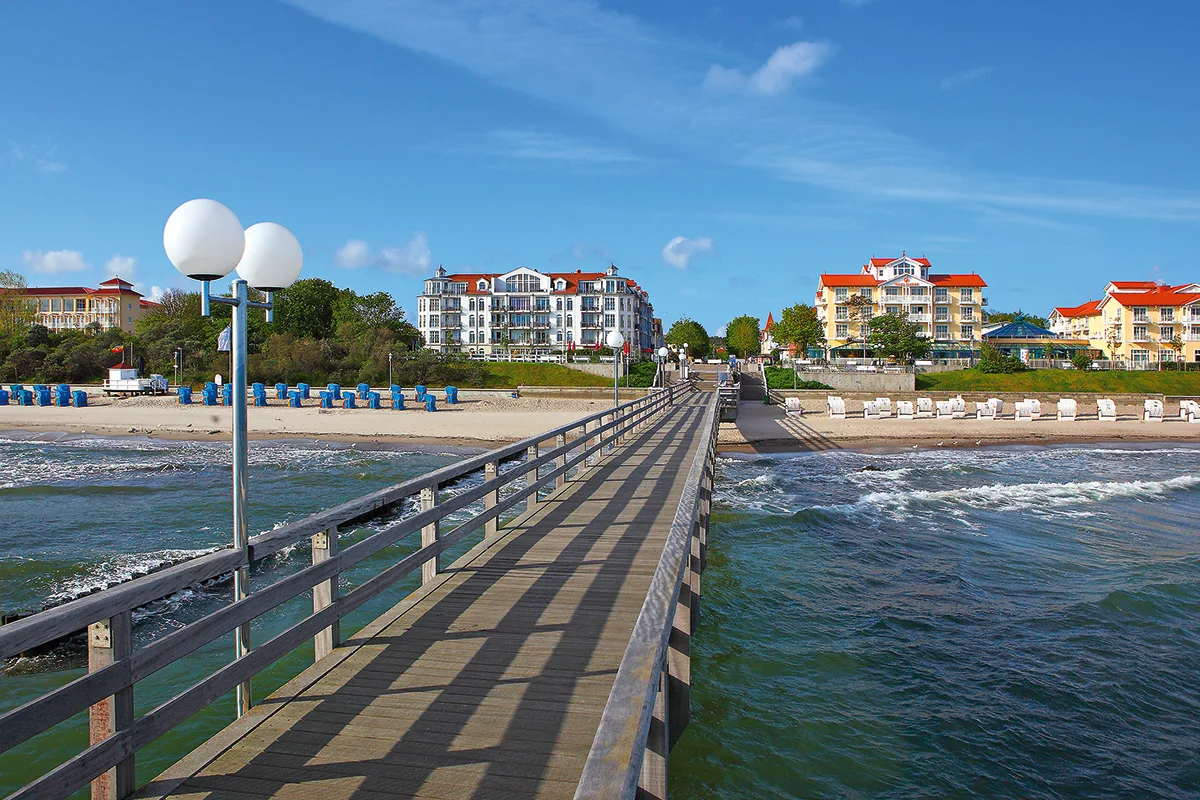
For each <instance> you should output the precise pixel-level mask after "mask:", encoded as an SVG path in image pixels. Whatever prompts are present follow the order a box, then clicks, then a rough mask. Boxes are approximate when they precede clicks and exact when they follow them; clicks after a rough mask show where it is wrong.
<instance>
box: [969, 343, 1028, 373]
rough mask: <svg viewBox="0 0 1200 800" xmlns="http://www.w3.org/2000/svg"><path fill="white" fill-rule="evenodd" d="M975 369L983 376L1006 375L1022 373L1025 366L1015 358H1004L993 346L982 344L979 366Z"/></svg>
mask: <svg viewBox="0 0 1200 800" xmlns="http://www.w3.org/2000/svg"><path fill="white" fill-rule="evenodd" d="M975 369H977V370H979V371H980V372H982V373H984V374H985V375H1000V374H1005V375H1008V374H1012V373H1014V372H1024V371H1025V369H1026V366H1025V364H1023V363H1022V362H1021V359H1019V358H1017V357H1016V356H1006V355H1004V354H1003V353H1001V352H1000V351H999V350H997V349H996V346H995V345H992V344H987V343H984V345H983V349H982V352H981V353H980V356H979V364H978V365H976V367H975Z"/></svg>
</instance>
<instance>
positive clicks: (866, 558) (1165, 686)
mask: <svg viewBox="0 0 1200 800" xmlns="http://www.w3.org/2000/svg"><path fill="white" fill-rule="evenodd" d="M53 438H54V439H55V440H53V441H52V440H50V439H49V438H48V437H44V436H43V437H37V438H30V437H16V436H13V437H9V438H2V437H0V510H2V511H3V519H2V521H0V610H3V611H5V612H15V611H34V610H37V609H38V608H40V607H41V605H42V604H43V603H46V602H60V601H62V600H66V599H69V598H71V597H76V596H79V595H81V594H83V593H86V592H90V591H93V590H95V589H99V588H103V587H105V586H109V585H112V584H113V583H116V582H119V581H122V580H126V579H128V578H130V577H132V576H134V575H137V574H141V573H142V572H145V571H146V570H149V569H153V568H154V567H156V566H160V565H162V564H165V563H171V562H173V561H176V560H179V559H181V558H186V557H190V556H193V555H198V554H201V553H204V552H208V551H209V550H212V549H214V548H217V547H222V546H225V544H226V543H227V542H228V541H229V538H230V520H229V493H230V473H229V445H228V443H197V442H169V441H161V440H154V439H146V438H137V437H128V438H108V439H105V438H97V437H88V436H82V437H80V436H74V437H53ZM462 455H463V454H462V453H461V452H457V451H449V450H447V451H445V452H430V451H428V450H425V451H422V450H418V449H414V448H407V449H405V448H374V447H368V446H362V445H360V446H357V447H351V446H349V445H339V444H330V443H324V442H314V441H311V440H310V441H289V442H253V443H252V444H251V448H250V467H251V484H250V489H251V494H250V497H251V503H250V527H251V531H252V532H258V531H263V530H269V529H270V528H272V527H274V526H276V525H279V524H282V523H284V522H287V521H289V520H293V519H297V518H299V517H302V516H304V515H306V514H309V513H312V512H314V511H317V510H319V509H322V508H326V507H329V506H331V505H334V504H337V503H340V502H344V501H346V500H349V499H352V498H354V497H358V496H360V495H362V494H365V493H366V492H369V491H373V490H375V489H378V488H381V487H383V486H387V485H390V484H394V483H397V482H400V481H403V480H405V479H408V478H412V477H415V476H417V475H420V474H423V473H425V472H428V471H430V470H432V469H436V468H437V467H440V466H442V465H444V464H448V463H450V462H452V461H454V460H456V459H459V458H461V457H462ZM469 485H471V482H470V481H468V482H467V483H465V484H463V485H462V486H460V487H452V488H451V491H457V490H461V489H462V488H465V487H466V486H469ZM715 501H716V505H715V508H714V516H713V522H712V527H711V531H710V533H709V543H710V546H709V551H708V553H709V557H708V570H707V571H706V572H705V573H704V576H703V583H702V588H703V603H702V606H703V616H702V620H701V625H700V629H699V632H698V634H697V636H696V638H695V639H694V640H693V654H694V661H693V681H694V694H693V707H694V715H693V718H692V724H691V726H690V727H689V728H688V730H687V731H686V733H685V734H684V737H683V739H682V740H681V742H680V744H679V747H678V749H677V750H676V751H675V752H674V753H673V754H672V757H671V776H670V777H671V782H672V783H671V786H672V796H673V797H680V798H691V797H696V798H742V797H745V798H760V797H761V798H776V797H803V798H810V797H811V798H925V797H928V798H944V797H961V798H968V797H971V798H973V797H984V798H989V797H993V798H1059V797H1078V798H1084V797H1088V798H1091V797H1114V798H1115V797H1121V798H1126V797H1127V798H1149V797H1164V798H1167V797H1170V798H1180V797H1200V690H1198V688H1197V685H1198V681H1200V534H1198V533H1197V528H1198V527H1200V526H1198V525H1197V523H1196V520H1197V518H1198V517H1200V449H1197V448H1195V447H1186V446H1176V447H1171V446H1161V447H1145V448H1129V447H1124V448H1122V447H1052V448H1040V449H1032V448H997V449H985V450H947V449H937V450H926V451H912V452H898V453H876V454H863V453H851V452H840V451H837V452H829V453H817V454H802V455H781V456H770V457H763V456H746V457H740V456H739V457H732V456H723V457H721V459H720V463H719V465H718V475H717V486H716V492H715ZM470 511H471V509H468V510H466V511H464V512H460V513H462V514H465V513H470ZM412 512H413V509H412V507H411V504H409V505H407V506H405V507H403V508H401V509H398V510H397V511H396V513H395V514H394V515H392V516H391V517H390V518H386V517H385V518H382V519H379V520H373V521H371V522H370V523H369V524H367V525H366V526H364V527H363V528H362V529H360V530H357V531H353V532H344V533H343V537H344V538H343V546H345V545H347V544H349V543H351V542H353V541H358V540H360V539H361V538H362V537H364V536H366V535H369V534H370V533H371V532H372V531H374V530H378V529H379V528H380V527H381V526H383V525H385V524H387V523H388V522H389V521H390V520H391V519H395V518H397V517H402V516H404V515H405V514H409V513H412ZM411 546H412V545H411V544H410V545H404V546H401V547H397V548H389V549H388V550H387V551H385V552H384V553H381V554H380V555H379V556H377V557H376V558H374V559H369V560H368V561H367V562H365V563H364V564H362V565H359V566H358V567H356V569H355V570H352V571H350V572H349V573H348V574H347V576H346V582H347V584H349V585H357V584H358V583H360V582H361V581H362V580H364V579H365V577H366V576H368V575H370V574H373V573H375V572H377V571H378V569H379V568H380V566H381V565H382V564H384V563H392V562H394V560H395V559H396V558H397V557H399V556H402V555H403V554H404V553H405V552H410V551H411V550H410V549H407V548H411ZM465 546H467V543H465V542H464V543H463V544H462V545H461V547H465ZM308 560H309V553H308V550H307V548H305V547H303V546H300V547H295V548H291V549H289V550H287V551H285V552H283V553H281V554H279V555H277V556H274V557H272V558H271V559H268V560H267V561H266V562H264V563H262V564H259V565H258V566H257V567H256V568H255V570H254V572H253V573H252V584H253V585H257V586H262V585H265V584H267V583H270V582H272V581H273V580H277V579H278V578H279V577H280V576H282V575H284V574H288V573H290V572H292V571H295V570H296V569H299V568H300V567H302V566H303V565H304V564H305V563H307V562H308ZM417 580H418V579H417V578H416V576H410V579H409V580H408V581H407V582H405V583H402V584H400V585H398V586H397V587H396V588H395V590H393V591H392V592H390V593H386V594H385V595H383V596H382V597H380V598H377V600H376V601H374V602H373V603H371V604H368V605H367V606H366V607H364V608H363V609H360V610H359V612H357V613H356V614H355V615H352V618H351V619H349V620H348V621H347V624H346V625H345V627H344V631H352V630H354V629H356V628H357V627H359V626H361V625H362V624H364V623H365V622H367V621H369V620H370V619H372V618H374V617H375V616H377V615H378V614H379V613H381V612H382V611H383V610H385V609H386V608H388V607H389V606H390V605H392V604H394V603H395V602H396V601H397V600H398V599H399V598H400V597H402V596H403V595H404V594H406V593H407V592H408V591H411V589H412V588H413V586H414V585H415V582H416V581H417ZM230 592H231V587H230V585H229V582H228V581H213V582H209V583H208V584H206V585H204V586H200V587H195V588H194V589H192V590H188V591H184V592H180V593H178V594H176V595H173V596H171V597H169V598H165V599H163V600H161V601H159V602H157V603H154V604H152V605H151V606H149V607H147V608H144V609H140V610H139V611H138V612H137V614H136V623H135V638H138V639H139V640H140V641H143V642H144V641H146V640H148V639H149V638H150V637H152V636H157V635H161V634H162V633H164V632H168V631H169V630H172V629H175V628H177V627H179V626H181V625H183V624H185V623H186V622H188V621H190V620H192V619H195V618H197V617H199V616H200V615H202V614H205V613H209V612H211V611H212V610H214V609H216V608H218V607H220V606H221V605H222V604H225V603H227V602H228V601H229V595H230ZM310 603H311V601H310V600H309V599H308V597H307V595H305V596H302V597H300V598H297V600H296V601H293V602H292V603H290V604H286V605H285V606H282V607H280V608H279V609H276V610H275V611H274V612H272V613H270V614H267V615H264V616H263V617H262V618H260V619H259V620H257V621H256V622H255V624H254V640H255V641H262V640H263V639H264V638H265V637H268V636H270V635H272V634H273V633H276V632H278V631H279V630H282V629H283V628H284V627H286V625H288V624H291V623H294V622H295V621H297V620H299V619H300V618H302V617H303V616H304V615H305V614H307V613H309V611H310V610H311V605H310ZM231 649H232V643H231V640H230V637H228V636H226V637H221V638H220V639H219V640H218V641H216V642H214V643H213V644H211V645H209V646H208V647H206V648H203V649H202V650H201V651H199V652H198V653H196V654H195V655H193V656H190V657H188V658H187V659H184V660H183V661H181V662H178V663H177V664H174V665H172V666H171V667H169V668H167V669H164V670H162V671H160V672H159V673H156V674H155V675H153V676H151V677H150V678H148V679H146V680H144V681H142V682H140V683H139V684H138V686H137V690H136V692H135V699H136V701H137V710H138V713H139V714H141V713H145V712H146V711H147V710H149V709H151V708H153V707H154V706H155V705H157V704H158V703H161V702H163V701H164V700H166V699H168V698H169V697H170V696H172V695H173V694H174V693H175V692H177V691H179V689H180V688H181V687H183V686H186V685H189V684H191V683H194V682H195V681H196V680H197V679H199V677H201V676H203V675H206V674H209V673H211V671H212V670H214V669H216V668H217V667H219V666H221V665H222V664H225V663H227V662H228V660H229V657H230V651H231ZM311 657H312V653H311V646H308V647H303V648H300V649H298V650H297V651H296V652H295V653H294V654H292V655H291V656H288V657H287V658H285V659H283V660H281V661H280V662H279V663H278V664H276V665H275V666H273V667H272V668H271V669H269V670H268V671H266V672H264V673H262V674H260V675H259V676H258V677H256V679H255V684H254V691H255V696H256V697H259V698H261V697H263V696H265V694H267V693H268V692H270V691H271V690H273V689H274V688H276V687H278V686H279V685H281V684H282V682H283V681H285V680H286V679H287V678H288V677H290V676H291V675H294V674H296V673H297V672H299V671H300V670H301V669H303V667H304V666H305V665H306V664H308V663H311ZM81 674H83V663H82V653H81V650H80V649H79V648H78V647H77V646H76V647H71V646H63V647H60V648H58V649H57V650H55V651H54V652H52V653H50V654H47V655H43V656H38V657H35V658H30V659H25V660H23V661H21V662H18V663H16V664H15V665H14V664H10V665H9V667H8V668H7V669H6V670H4V672H3V673H0V710H7V709H10V708H13V707H14V706H16V705H19V704H20V703H22V702H25V701H27V700H29V699H32V698H33V697H36V696H38V695H39V694H42V693H44V692H45V691H48V690H49V689H52V688H54V687H56V686H61V685H62V684H64V683H65V682H67V681H69V680H71V679H73V678H75V677H78V676H79V675H81ZM231 718H232V699H231V698H230V697H225V698H222V699H221V700H220V701H218V702H217V703H215V704H214V705H213V707H212V708H211V709H209V710H208V711H206V712H203V713H201V714H199V715H197V716H196V717H194V718H192V719H191V720H189V721H188V723H187V724H186V725H184V726H182V727H181V728H179V729H177V730H176V731H173V732H171V733H170V734H168V735H166V736H164V737H162V738H161V739H159V740H158V741H157V742H155V743H154V744H152V745H151V746H150V747H149V748H147V749H146V750H143V751H142V752H140V753H139V754H138V777H139V780H141V781H145V780H148V779H150V778H152V777H153V776H154V775H156V774H158V772H160V771H161V770H162V769H164V768H165V767H166V766H169V765H170V764H171V763H173V762H174V761H175V760H176V759H177V758H179V757H180V756H181V755H183V754H184V753H186V752H188V751H189V750H190V749H192V748H193V747H195V746H196V745H197V744H199V743H200V742H202V741H204V740H205V739H207V738H208V737H209V736H211V735H212V734H213V733H214V732H215V731H217V730H219V729H220V728H221V727H223V726H224V725H225V724H227V723H228V722H229V720H230V719H231ZM85 744H86V715H83V714H81V715H78V716H76V717H75V718H74V719H73V720H71V721H69V722H68V723H64V724H63V725H60V726H58V727H57V728H55V729H53V730H52V731H50V732H48V733H46V734H43V735H42V736H41V737H38V738H37V739H35V740H33V741H32V742H29V743H27V744H26V745H23V746H21V747H19V748H16V749H15V750H13V751H10V752H9V753H5V754H0V794H8V793H9V792H11V791H12V790H13V789H15V788H17V787H19V786H21V785H22V784H24V783H26V782H28V781H29V780H32V779H33V778H35V777H37V776H38V775H41V774H44V773H45V772H46V771H48V770H49V769H51V768H52V767H53V766H54V765H55V764H58V763H61V761H62V760H63V759H64V758H66V757H69V756H70V755H71V754H73V753H76V752H79V750H80V749H82V747H84V746H85Z"/></svg>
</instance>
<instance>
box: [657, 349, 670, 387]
mask: <svg viewBox="0 0 1200 800" xmlns="http://www.w3.org/2000/svg"><path fill="white" fill-rule="evenodd" d="M669 354H670V353H669V352H668V350H667V348H665V347H660V348H658V373H659V375H660V376H661V378H662V385H663V388H664V389H665V388H667V356H668V355H669Z"/></svg>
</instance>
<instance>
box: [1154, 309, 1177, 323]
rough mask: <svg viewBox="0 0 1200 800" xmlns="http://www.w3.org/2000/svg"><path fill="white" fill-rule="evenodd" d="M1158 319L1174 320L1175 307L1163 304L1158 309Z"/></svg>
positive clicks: (1164, 320) (1162, 320) (1163, 320)
mask: <svg viewBox="0 0 1200 800" xmlns="http://www.w3.org/2000/svg"><path fill="white" fill-rule="evenodd" d="M1158 319H1159V321H1161V322H1174V321H1175V309H1174V308H1172V307H1171V306H1164V307H1163V308H1160V309H1159V310H1158Z"/></svg>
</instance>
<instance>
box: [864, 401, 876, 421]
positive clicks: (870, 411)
mask: <svg viewBox="0 0 1200 800" xmlns="http://www.w3.org/2000/svg"><path fill="white" fill-rule="evenodd" d="M863 419H879V403H876V402H875V401H874V400H866V401H864V402H863Z"/></svg>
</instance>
